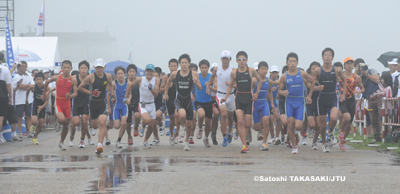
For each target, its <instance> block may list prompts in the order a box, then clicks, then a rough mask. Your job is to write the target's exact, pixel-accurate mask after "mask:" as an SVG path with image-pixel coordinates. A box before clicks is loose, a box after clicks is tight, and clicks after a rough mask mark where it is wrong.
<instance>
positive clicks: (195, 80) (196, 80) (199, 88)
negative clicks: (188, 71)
mask: <svg viewBox="0 0 400 194" xmlns="http://www.w3.org/2000/svg"><path fill="white" fill-rule="evenodd" d="M192 75H194V78H195V79H194V80H193V81H194V84H195V85H196V88H197V89H198V90H201V89H202V88H203V86H202V85H201V83H200V79H199V74H197V73H195V74H192Z"/></svg>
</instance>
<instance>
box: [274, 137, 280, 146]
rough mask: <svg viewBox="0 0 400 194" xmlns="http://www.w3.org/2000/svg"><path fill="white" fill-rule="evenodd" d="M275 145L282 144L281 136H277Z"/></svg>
mask: <svg viewBox="0 0 400 194" xmlns="http://www.w3.org/2000/svg"><path fill="white" fill-rule="evenodd" d="M274 145H281V140H280V139H279V137H275V144H274Z"/></svg>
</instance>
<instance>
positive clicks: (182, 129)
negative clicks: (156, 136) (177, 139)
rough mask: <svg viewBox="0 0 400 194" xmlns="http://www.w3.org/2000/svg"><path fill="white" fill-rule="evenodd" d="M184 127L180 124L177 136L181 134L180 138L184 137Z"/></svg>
mask: <svg viewBox="0 0 400 194" xmlns="http://www.w3.org/2000/svg"><path fill="white" fill-rule="evenodd" d="M185 129H186V127H183V126H181V128H180V129H179V136H181V137H182V138H183V137H185Z"/></svg>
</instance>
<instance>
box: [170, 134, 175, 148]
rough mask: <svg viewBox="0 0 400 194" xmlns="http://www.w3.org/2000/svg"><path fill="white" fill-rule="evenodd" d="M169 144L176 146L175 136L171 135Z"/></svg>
mask: <svg viewBox="0 0 400 194" xmlns="http://www.w3.org/2000/svg"><path fill="white" fill-rule="evenodd" d="M169 144H170V145H171V146H174V145H175V138H174V137H173V136H171V137H169Z"/></svg>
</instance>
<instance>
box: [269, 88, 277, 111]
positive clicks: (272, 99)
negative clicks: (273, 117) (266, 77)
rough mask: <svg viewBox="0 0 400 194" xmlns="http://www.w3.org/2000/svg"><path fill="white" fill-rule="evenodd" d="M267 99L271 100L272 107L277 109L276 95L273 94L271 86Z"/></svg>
mask: <svg viewBox="0 0 400 194" xmlns="http://www.w3.org/2000/svg"><path fill="white" fill-rule="evenodd" d="M267 99H268V101H270V102H271V107H272V109H275V104H274V97H273V96H272V90H271V86H269V87H268V93H267Z"/></svg>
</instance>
